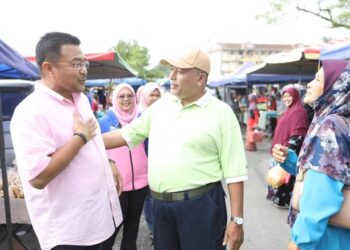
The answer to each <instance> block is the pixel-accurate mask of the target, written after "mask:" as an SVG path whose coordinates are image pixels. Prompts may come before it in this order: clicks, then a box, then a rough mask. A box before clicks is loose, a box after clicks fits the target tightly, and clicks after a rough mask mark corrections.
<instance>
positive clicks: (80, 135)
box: [74, 133, 88, 144]
mask: <svg viewBox="0 0 350 250" xmlns="http://www.w3.org/2000/svg"><path fill="white" fill-rule="evenodd" d="M74 135H77V136H79V137H80V138H81V139H82V140H83V141H84V144H86V143H87V142H88V139H87V137H86V135H84V134H83V133H74Z"/></svg>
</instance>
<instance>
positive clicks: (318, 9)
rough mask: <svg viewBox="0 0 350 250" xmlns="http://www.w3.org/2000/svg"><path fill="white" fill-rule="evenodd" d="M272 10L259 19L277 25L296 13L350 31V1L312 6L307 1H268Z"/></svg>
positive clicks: (330, 0) (335, 0) (322, 0)
mask: <svg viewBox="0 0 350 250" xmlns="http://www.w3.org/2000/svg"><path fill="white" fill-rule="evenodd" d="M268 1H269V5H270V7H271V9H270V10H269V11H268V12H265V13H263V14H261V15H258V16H257V18H263V19H265V20H266V21H267V22H268V23H275V22H277V20H280V19H282V18H283V17H285V16H286V15H288V14H291V13H292V12H295V11H300V12H304V13H307V14H311V15H314V16H316V17H318V18H321V19H323V20H326V21H327V22H329V24H330V25H331V27H333V28H346V29H350V1H349V0H318V1H317V3H313V4H312V5H311V4H310V1H305V0H268Z"/></svg>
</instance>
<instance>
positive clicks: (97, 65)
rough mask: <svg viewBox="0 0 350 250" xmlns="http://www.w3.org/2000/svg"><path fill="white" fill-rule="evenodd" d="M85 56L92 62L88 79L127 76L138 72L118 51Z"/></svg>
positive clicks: (132, 75)
mask: <svg viewBox="0 0 350 250" xmlns="http://www.w3.org/2000/svg"><path fill="white" fill-rule="evenodd" d="M85 56H86V59H87V60H88V61H89V63H90V67H89V70H88V75H87V78H88V79H105V78H109V79H112V78H125V77H134V76H136V75H137V72H135V70H133V69H132V68H131V67H130V66H129V65H128V64H127V63H126V62H125V61H124V60H123V59H122V58H121V56H120V55H119V54H118V53H117V52H106V53H97V54H86V55H85Z"/></svg>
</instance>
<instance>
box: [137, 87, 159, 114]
mask: <svg viewBox="0 0 350 250" xmlns="http://www.w3.org/2000/svg"><path fill="white" fill-rule="evenodd" d="M160 97H161V91H160V88H159V85H158V84H157V83H155V82H149V83H147V84H145V85H144V86H141V87H139V89H138V90H137V100H138V110H139V112H141V113H142V112H143V111H145V109H147V108H148V107H149V106H151V105H152V104H153V103H154V102H155V101H157V100H158V99H159V98H160Z"/></svg>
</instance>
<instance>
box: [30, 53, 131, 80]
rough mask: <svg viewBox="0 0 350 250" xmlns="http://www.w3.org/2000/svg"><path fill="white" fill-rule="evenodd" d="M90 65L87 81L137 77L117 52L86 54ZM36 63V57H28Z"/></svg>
mask: <svg viewBox="0 0 350 250" xmlns="http://www.w3.org/2000/svg"><path fill="white" fill-rule="evenodd" d="M85 57H86V59H87V60H88V61H89V63H90V67H89V69H88V75H87V79H107V78H108V79H113V78H125V77H135V76H136V75H137V72H135V71H134V70H133V69H132V68H131V67H130V66H129V65H128V64H127V63H126V62H125V61H124V60H123V59H122V58H121V56H120V55H119V54H118V53H117V52H106V53H95V54H86V55H85ZM27 58H28V59H29V60H30V61H31V62H33V63H35V57H33V56H31V57H27Z"/></svg>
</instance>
